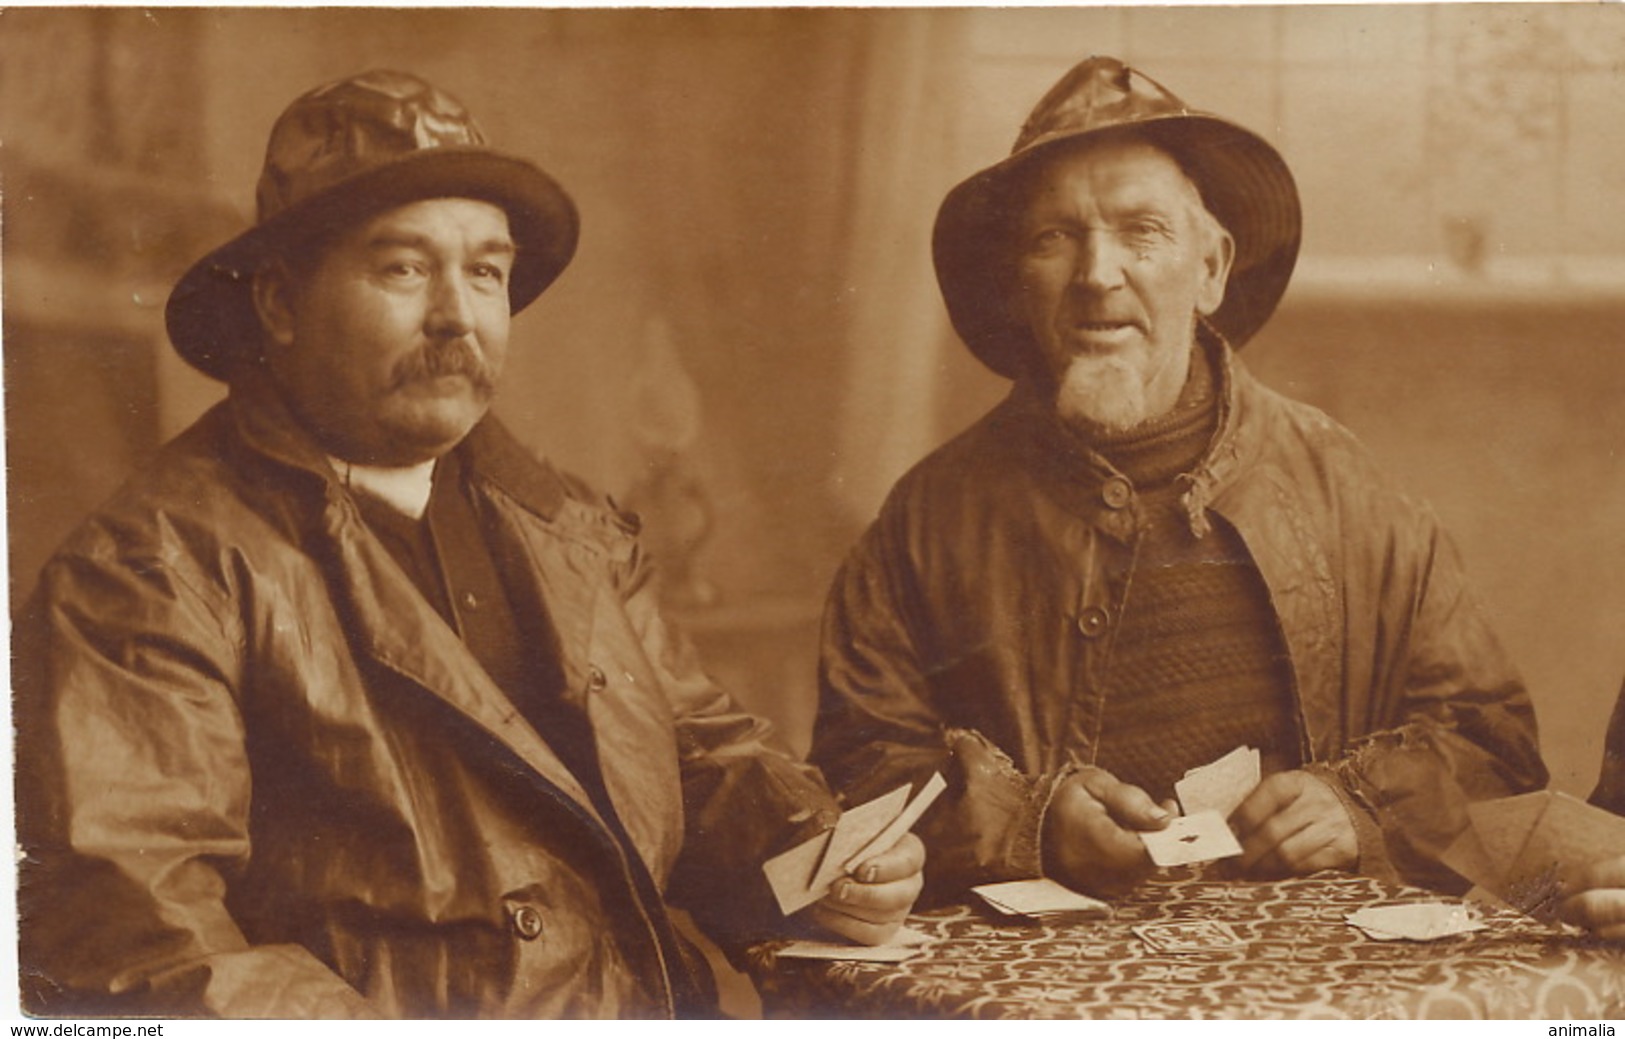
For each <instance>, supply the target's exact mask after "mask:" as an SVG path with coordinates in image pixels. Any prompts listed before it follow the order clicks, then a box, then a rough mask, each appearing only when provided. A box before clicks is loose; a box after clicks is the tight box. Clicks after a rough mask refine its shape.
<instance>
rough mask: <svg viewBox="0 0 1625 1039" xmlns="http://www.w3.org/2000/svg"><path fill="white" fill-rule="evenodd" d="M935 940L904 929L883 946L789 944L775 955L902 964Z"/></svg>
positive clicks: (906, 928) (828, 943)
mask: <svg viewBox="0 0 1625 1039" xmlns="http://www.w3.org/2000/svg"><path fill="white" fill-rule="evenodd" d="M933 940H934V939H932V937H931V936H930V935H928V934H925V933H924V932H922V931H916V930H914V929H913V928H911V927H905V928H903V929H902V930H900V931H898V932H897V933H896V934H894V935H892V937H891V940H890V941H888V942H887V943H886V944H885V945H847V944H844V943H841V942H808V941H799V942H791V943H790V944H789V945H786V946H785V947H784V948H782V949H780V950H778V955H780V956H789V957H791V958H792V959H802V960H857V961H861V962H864V963H901V962H902V961H903V960H906V959H908V958H909V957H911V956H918V955H919V954H920V952H921V951H922V950H923V949H924V947H925V946H926V945H928V944H930V943H931V942H932V941H933Z"/></svg>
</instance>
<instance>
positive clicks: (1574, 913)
mask: <svg viewBox="0 0 1625 1039" xmlns="http://www.w3.org/2000/svg"><path fill="white" fill-rule="evenodd" d="M1567 894H1568V897H1567V898H1565V899H1563V902H1562V904H1560V905H1559V906H1558V907H1557V912H1558V915H1559V916H1561V917H1562V918H1563V920H1564V921H1565V922H1566V923H1571V924H1574V925H1575V926H1576V927H1584V928H1585V929H1586V930H1588V931H1594V932H1596V934H1597V935H1598V937H1601V938H1607V939H1610V940H1611V941H1616V942H1620V941H1625V855H1621V856H1620V857H1618V858H1615V859H1604V860H1602V861H1601V862H1594V863H1592V864H1591V865H1589V866H1587V867H1586V868H1585V869H1583V870H1581V871H1580V874H1579V875H1578V876H1577V877H1575V879H1574V880H1573V882H1571V883H1570V884H1569V885H1568V889H1567Z"/></svg>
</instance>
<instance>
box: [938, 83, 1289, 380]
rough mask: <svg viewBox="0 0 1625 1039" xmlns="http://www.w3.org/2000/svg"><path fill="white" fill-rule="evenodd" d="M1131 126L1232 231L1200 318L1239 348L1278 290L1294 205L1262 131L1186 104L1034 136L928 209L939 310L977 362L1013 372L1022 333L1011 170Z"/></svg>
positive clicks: (1019, 360) (1020, 356)
mask: <svg viewBox="0 0 1625 1039" xmlns="http://www.w3.org/2000/svg"><path fill="white" fill-rule="evenodd" d="M1125 131H1127V132H1130V133H1136V134H1140V135H1142V136H1144V137H1145V138H1147V139H1148V140H1150V141H1151V142H1152V143H1153V144H1156V145H1157V146H1158V147H1161V148H1162V149H1164V150H1165V151H1167V152H1169V154H1171V155H1172V156H1173V157H1174V158H1175V160H1176V161H1178V162H1179V163H1180V165H1181V167H1183V168H1184V170H1185V172H1186V173H1187V175H1189V176H1190V178H1191V180H1192V181H1194V182H1195V184H1196V187H1197V190H1198V191H1199V192H1200V193H1201V195H1202V200H1203V202H1205V203H1206V205H1207V207H1208V209H1209V211H1211V212H1212V213H1213V215H1214V216H1215V217H1216V218H1217V219H1218V221H1219V223H1221V224H1223V225H1224V227H1225V229H1226V230H1227V231H1229V232H1230V235H1231V237H1232V238H1234V239H1235V244H1236V252H1235V259H1234V261H1233V263H1232V264H1231V269H1230V280H1229V282H1228V284H1227V285H1226V289H1225V296H1224V301H1223V303H1221V304H1220V306H1219V308H1218V309H1217V310H1216V311H1215V312H1214V313H1213V314H1211V315H1209V316H1208V320H1209V321H1210V322H1212V324H1213V325H1214V327H1216V328H1217V329H1218V330H1219V332H1220V333H1221V334H1222V335H1223V336H1224V337H1225V339H1227V340H1228V341H1229V342H1230V343H1231V345H1233V346H1235V347H1238V348H1239V347H1241V346H1242V345H1243V344H1244V343H1246V342H1247V341H1248V340H1249V339H1251V338H1252V336H1253V334H1254V333H1255V332H1257V331H1258V330H1259V328H1261V327H1262V326H1263V325H1264V323H1265V322H1266V321H1268V320H1269V317H1270V315H1271V314H1272V313H1274V312H1275V307H1276V304H1278V303H1279V302H1280V300H1281V296H1282V295H1283V294H1284V293H1285V292H1286V286H1287V283H1288V282H1289V281H1290V280H1291V278H1292V269H1293V267H1294V266H1295V265H1296V263H1297V258H1298V246H1299V243H1300V241H1301V238H1302V232H1303V214H1302V209H1301V206H1300V204H1299V201H1298V189H1297V185H1296V183H1295V182H1294V180H1293V178H1292V171H1291V170H1289V169H1288V168H1287V165H1286V160H1284V159H1282V158H1281V156H1280V154H1279V153H1278V152H1277V151H1276V150H1275V149H1274V148H1273V147H1271V146H1270V145H1269V143H1268V142H1266V141H1265V140H1264V139H1263V138H1261V137H1259V136H1257V135H1256V134H1254V133H1252V132H1251V131H1249V130H1246V129H1244V128H1242V127H1240V126H1237V125H1236V124H1234V123H1231V122H1229V121H1227V120H1224V119H1220V118H1218V117H1217V116H1211V115H1206V114H1203V113H1187V114H1182V115H1169V116H1159V117H1155V118H1149V119H1144V120H1140V121H1137V122H1132V123H1126V124H1124V123H1120V124H1116V125H1113V126H1109V127H1101V128H1098V129H1093V130H1088V131H1082V132H1075V133H1063V134H1057V135H1055V136H1054V137H1052V138H1048V139H1040V140H1038V141H1036V142H1034V143H1032V144H1031V145H1029V146H1028V147H1026V148H1023V149H1022V150H1021V151H1019V152H1017V153H1016V154H1014V155H1012V156H1010V157H1009V158H1007V159H1005V160H1004V161H1002V162H1000V163H998V164H996V165H993V166H990V167H988V168H987V169H985V170H983V171H981V172H980V173H977V174H975V175H974V176H972V177H970V178H969V179H967V180H965V181H964V182H963V183H961V184H960V185H958V186H957V187H955V188H954V189H953V190H952V191H950V192H949V193H948V196H947V198H945V199H944V200H943V203H942V207H941V208H940V209H939V210H938V211H937V222H936V227H935V230H934V232H933V235H932V254H933V259H934V260H935V263H936V269H937V282H938V284H939V286H940V287H941V289H942V296H943V299H944V301H945V302H946V303H947V306H948V316H949V318H950V319H951V320H952V322H953V326H954V330H955V331H957V332H958V333H959V335H960V338H962V339H963V340H964V341H965V345H966V346H968V347H970V350H971V352H972V353H974V354H975V355H976V357H977V358H978V359H979V360H981V362H982V363H983V364H985V365H987V366H988V367H989V368H991V369H993V370H994V371H995V372H997V373H999V374H1000V375H1003V376H1005V377H1007V378H1012V379H1013V378H1016V377H1018V376H1019V375H1020V374H1021V373H1022V371H1023V370H1024V367H1025V365H1026V363H1027V361H1026V359H1027V358H1029V357H1031V356H1032V334H1031V331H1030V330H1029V329H1028V328H1027V327H1026V325H1025V324H1024V323H1021V322H1019V321H1017V320H1016V319H1014V318H1013V317H1012V314H1011V308H1010V306H1009V304H1008V301H1007V300H1006V299H1005V298H1004V297H1005V293H1006V291H1007V286H1008V285H1009V281H1010V279H1009V277H1008V273H1007V271H1005V270H1001V269H1000V268H1001V266H1003V265H1005V264H1007V263H1008V256H1009V253H1008V251H1007V250H1006V248H1005V247H1004V245H1003V243H1004V242H1006V241H1007V240H1008V236H1009V234H1010V229H1011V228H1013V227H1015V226H1016V221H1017V220H1018V219H1020V218H1021V216H1022V213H1021V212H1019V210H1018V207H1019V206H1020V205H1021V204H1022V203H1021V200H1020V199H1018V198H1016V197H1014V194H1013V192H1012V191H1011V188H1012V184H1013V181H1014V179H1015V176H1016V174H1017V173H1018V172H1020V171H1023V170H1025V169H1026V168H1027V167H1028V166H1029V165H1030V164H1032V163H1036V162H1043V161H1045V160H1046V159H1048V158H1051V157H1053V156H1054V155H1055V154H1057V152H1058V151H1060V150H1061V149H1062V148H1063V147H1064V146H1066V145H1069V144H1075V143H1077V142H1079V141H1081V140H1084V139H1086V138H1089V137H1091V136H1096V135H1099V134H1102V133H1122V132H1125Z"/></svg>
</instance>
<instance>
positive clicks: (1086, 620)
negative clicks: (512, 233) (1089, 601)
mask: <svg viewBox="0 0 1625 1039" xmlns="http://www.w3.org/2000/svg"><path fill="white" fill-rule="evenodd" d="M1110 621H1111V615H1110V614H1108V613H1107V612H1106V610H1105V609H1104V608H1103V607H1100V606H1089V607H1086V608H1085V609H1084V611H1083V612H1082V613H1080V614H1078V632H1079V633H1080V634H1082V635H1083V637H1084V638H1086V639H1092V638H1098V637H1099V636H1100V635H1102V634H1103V633H1104V632H1105V631H1106V626H1107V624H1108V623H1109V622H1110Z"/></svg>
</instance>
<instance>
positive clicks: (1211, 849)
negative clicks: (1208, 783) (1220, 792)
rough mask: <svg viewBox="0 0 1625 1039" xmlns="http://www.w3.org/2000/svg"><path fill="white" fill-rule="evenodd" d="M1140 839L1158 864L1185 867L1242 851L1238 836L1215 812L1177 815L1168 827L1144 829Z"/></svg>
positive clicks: (1222, 817) (1153, 860) (1152, 859)
mask: <svg viewBox="0 0 1625 1039" xmlns="http://www.w3.org/2000/svg"><path fill="white" fill-rule="evenodd" d="M1140 839H1141V840H1142V841H1144V842H1145V850H1146V851H1148V852H1150V853H1151V861H1152V862H1155V863H1156V864H1157V865H1159V866H1184V865H1187V864H1189V863H1192V862H1207V861H1209V860H1212V859H1223V858H1228V857H1230V856H1231V855H1240V854H1241V845H1240V844H1237V843H1236V835H1235V834H1233V833H1231V832H1230V827H1229V826H1228V825H1226V823H1225V821H1224V816H1222V815H1220V814H1219V813H1218V812H1215V811H1206V812H1198V813H1196V814H1195V815H1181V816H1178V817H1177V818H1175V819H1174V821H1173V822H1171V823H1169V824H1168V827H1167V829H1163V830H1147V831H1144V832H1142V833H1141V834H1140Z"/></svg>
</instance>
